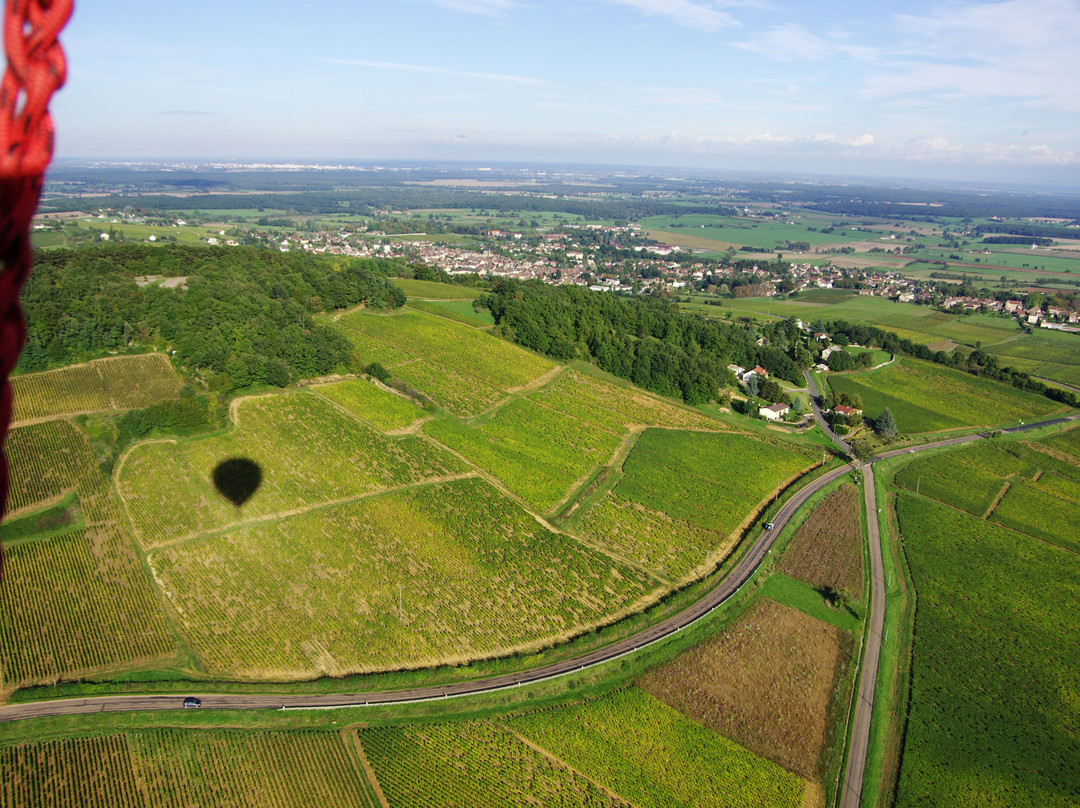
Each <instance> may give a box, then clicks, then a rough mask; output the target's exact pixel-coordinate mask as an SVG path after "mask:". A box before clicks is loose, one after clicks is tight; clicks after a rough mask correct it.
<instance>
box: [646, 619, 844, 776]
mask: <svg viewBox="0 0 1080 808" xmlns="http://www.w3.org/2000/svg"><path fill="white" fill-rule="evenodd" d="M853 645H854V643H853V641H852V638H851V635H850V634H848V633H847V632H844V631H841V630H840V629H838V628H835V627H833V626H830V625H828V624H827V623H823V622H822V621H820V620H816V619H814V618H813V617H810V616H809V615H807V614H804V613H803V612H800V611H797V610H796V609H793V608H790V607H788V606H782V605H780V604H779V603H776V602H775V601H772V600H769V599H767V598H759V599H758V600H757V601H756V602H755V603H754V605H753V606H752V607H751V608H750V609H749V610H748V611H747V612H746V613H744V614H743V615H741V616H740V617H739V618H738V619H736V620H735V621H734V622H732V623H731V624H730V625H728V626H726V627H725V628H724V630H723V631H722V632H720V633H719V634H716V635H714V636H713V637H710V638H709V639H707V640H706V641H704V642H703V643H700V644H699V645H696V646H694V647H693V648H691V649H690V650H688V651H684V652H683V653H682V654H680V655H679V656H677V657H676V658H675V659H673V660H672V661H671V662H668V663H666V664H664V665H661V666H659V667H656V668H653V669H652V670H650V671H649V672H648V673H647V674H645V676H644V677H643V678H642V679H640V680H639V681H638V687H640V688H641V689H643V690H645V691H646V692H647V693H649V694H651V695H652V696H654V697H656V698H657V699H659V700H660V701H662V702H664V703H665V704H667V705H669V706H671V707H674V708H675V709H676V710H678V711H679V712H681V713H683V714H684V715H686V716H688V717H690V718H692V719H693V720H694V721H697V722H698V723H699V724H702V725H703V726H705V727H708V728H709V729H712V730H714V731H716V732H719V733H722V734H723V735H725V736H727V737H729V738H731V739H732V740H734V741H736V742H738V743H740V744H742V745H743V746H745V747H746V748H747V749H750V750H751V751H753V752H754V753H755V754H758V755H761V756H762V757H764V758H767V759H769V760H771V761H773V762H774V763H778V764H780V765H781V766H783V767H785V768H786V769H788V770H790V771H794V772H796V773H798V774H800V775H801V776H803V777H807V778H810V779H813V778H816V777H818V776H819V775H820V774H821V773H822V771H821V765H820V764H821V761H822V755H823V753H824V751H825V747H826V744H827V742H828V740H829V739H828V737H827V731H828V717H829V710H830V705H831V702H832V700H833V698H834V689H835V685H836V681H837V679H838V677H839V676H840V675H841V673H842V669H843V667H844V665H845V664H846V662H845V660H848V659H850V658H851V654H852V651H853V650H854V649H853Z"/></svg>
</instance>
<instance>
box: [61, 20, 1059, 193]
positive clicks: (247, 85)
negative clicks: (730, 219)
mask: <svg viewBox="0 0 1080 808" xmlns="http://www.w3.org/2000/svg"><path fill="white" fill-rule="evenodd" d="M62 42H63V45H64V48H65V51H66V53H67V56H68V64H69V71H70V72H69V77H68V83H67V86H66V87H65V88H64V89H62V90H61V91H60V93H59V94H58V95H57V97H56V98H55V99H54V101H53V105H52V109H53V116H54V119H55V122H56V129H57V152H56V153H57V157H59V158H83V157H96V158H105V157H111V158H122V159H136V158H168V159H181V158H183V159H192V160H194V159H237V160H255V159H259V160H278V161H280V160H315V161H328V162H334V161H372V160H375V161H379V160H386V161H390V160H450V161H479V162H492V163H495V162H512V163H515V162H516V163H527V164H534V163H546V162H560V163H588V164H612V165H645V166H672V167H687V168H702V169H710V170H717V171H740V170H741V171H770V172H779V173H792V172H793V173H804V174H841V175H852V176H875V175H876V176H894V177H909V178H926V179H946V180H954V179H955V180H965V181H974V182H981V181H986V182H1019V183H1025V184H1029V183H1030V184H1043V183H1051V184H1056V185H1061V186H1065V187H1074V188H1076V189H1077V190H1080V81H1078V77H1080V0H1006V2H935V3H928V2H922V0H908V2H906V3H902V4H901V3H888V4H886V3H873V2H847V0H840V1H838V2H821V3H810V2H805V1H803V2H784V0H378V1H376V0H352V1H351V2H348V1H347V0H346V1H342V0H297V1H296V2H292V3H284V2H278V0H225V2H220V0H187V2H184V3H177V4H172V3H163V2H160V1H159V0H142V2H133V0H86V2H81V3H80V2H79V0H76V10H75V13H74V16H73V18H72V20H71V22H70V23H69V24H68V27H67V29H66V30H65V31H64V33H63V35H62Z"/></svg>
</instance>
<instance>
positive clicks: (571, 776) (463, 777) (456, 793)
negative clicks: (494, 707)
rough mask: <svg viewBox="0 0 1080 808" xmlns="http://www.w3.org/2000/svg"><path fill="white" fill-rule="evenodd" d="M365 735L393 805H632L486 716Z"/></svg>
mask: <svg viewBox="0 0 1080 808" xmlns="http://www.w3.org/2000/svg"><path fill="white" fill-rule="evenodd" d="M361 739H362V742H363V744H364V749H365V750H366V752H367V755H368V758H369V760H370V761H371V765H372V768H373V769H374V770H375V773H376V776H377V777H378V779H379V783H380V784H381V785H382V788H383V791H385V792H386V797H387V801H388V802H389V803H390V805H392V806H399V805H400V806H408V808H444V806H450V805H468V806H469V808H503V806H522V807H523V808H527V807H531V806H552V808H563V806H566V807H567V808H570V807H571V806H581V808H593V807H594V806H595V808H602V807H603V806H620V807H622V806H627V804H626V803H625V802H623V801H622V800H618V799H614V798H612V797H610V796H608V795H607V794H605V793H604V792H603V791H601V790H600V789H599V788H597V787H596V786H595V785H593V784H592V783H590V782H589V781H588V780H586V779H585V778H584V777H582V776H581V775H580V774H578V773H576V772H574V771H573V770H572V769H569V768H567V767H566V766H565V765H563V764H561V763H559V762H558V761H556V760H554V759H552V758H551V757H550V756H548V755H545V754H542V753H541V752H538V751H536V750H535V749H533V748H532V747H530V746H529V745H528V744H527V743H525V742H524V741H522V740H520V739H519V738H518V737H516V736H515V735H514V734H513V733H511V732H509V731H507V730H506V729H502V728H499V727H496V726H494V725H492V724H489V723H485V722H473V723H468V724H423V725H414V726H410V727H405V728H396V727H394V728H390V727H387V728H382V729H371V730H364V731H363V732H362V733H361ZM627 808H629V807H628V806H627Z"/></svg>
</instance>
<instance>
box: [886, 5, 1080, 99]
mask: <svg viewBox="0 0 1080 808" xmlns="http://www.w3.org/2000/svg"><path fill="white" fill-rule="evenodd" d="M895 19H896V22H897V25H898V26H899V28H900V30H901V31H903V32H906V33H907V34H908V35H909V39H908V40H907V41H904V42H902V43H901V44H900V45H899V46H898V47H897V48H896V49H895V50H894V51H893V54H892V57H893V58H892V59H890V60H889V61H890V62H891V64H889V65H888V69H887V70H885V71H882V72H880V73H877V74H874V75H871V76H869V77H868V78H867V81H866V84H865V92H866V94H867V95H869V96H871V97H889V96H892V97H896V96H904V95H907V96H920V97H923V98H925V99H928V100H955V99H958V98H969V99H971V98H977V99H987V98H999V99H1012V100H1015V101H1020V102H1023V103H1026V104H1031V105H1036V106H1042V107H1047V108H1052V109H1057V110H1063V111H1070V112H1075V111H1080V92H1078V90H1077V84H1076V82H1075V77H1076V76H1077V75H1080V49H1078V48H1077V36H1078V34H1080V2H1076V0H1040V2H1037V3H1032V2H1027V0H1007V2H999V3H978V4H973V3H965V4H962V5H950V6H947V7H945V8H942V9H940V10H937V11H935V12H934V13H932V14H929V15H923V16H919V15H913V14H898V15H896V17H895Z"/></svg>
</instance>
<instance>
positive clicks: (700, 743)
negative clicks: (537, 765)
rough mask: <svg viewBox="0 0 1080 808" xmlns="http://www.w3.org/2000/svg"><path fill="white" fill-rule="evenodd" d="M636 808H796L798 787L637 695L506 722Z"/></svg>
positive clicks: (778, 770) (793, 780)
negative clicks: (750, 807) (782, 807)
mask: <svg viewBox="0 0 1080 808" xmlns="http://www.w3.org/2000/svg"><path fill="white" fill-rule="evenodd" d="M506 724H507V726H509V727H510V728H511V729H512V730H514V731H515V732H518V733H520V734H521V735H523V736H524V737H525V738H527V739H528V740H530V741H532V742H533V743H535V744H538V745H539V746H541V747H543V748H544V749H546V750H548V751H549V752H551V753H552V754H554V755H556V756H557V757H558V758H559V759H560V760H563V761H565V762H566V763H567V764H569V765H570V766H572V767H573V768H574V769H575V770H577V771H578V772H581V773H582V774H583V775H585V776H586V777H588V778H589V779H591V780H592V781H594V782H596V783H599V784H600V785H601V786H603V787H604V788H607V789H609V790H610V791H613V792H615V793H616V794H619V795H620V796H622V797H624V798H625V799H626V800H628V801H629V802H631V803H632V804H633V805H636V806H640V808H675V807H676V806H702V808H705V806H731V807H732V808H734V806H770V808H780V807H781V806H793V808H794V806H799V805H801V803H802V797H803V792H804V791H805V788H806V783H805V781H804V780H802V779H800V778H799V777H796V776H795V775H793V774H790V773H788V772H786V771H784V770H783V769H782V768H780V767H779V766H777V765H776V764H774V763H770V762H768V761H766V760H764V759H762V758H759V757H757V756H755V755H753V754H752V753H750V752H748V751H746V750H745V749H743V748H742V747H740V746H738V745H737V744H735V743H733V742H732V741H729V740H728V739H727V738H724V737H723V736H722V735H718V734H716V733H714V732H712V731H710V730H708V729H705V728H704V727H703V726H701V725H700V724H697V723H695V722H694V721H692V720H690V719H689V718H687V717H685V716H684V715H682V713H680V712H678V711H677V710H674V709H672V708H671V707H668V706H667V705H665V704H664V703H663V702H661V701H659V700H657V699H654V698H653V697H652V696H649V695H646V694H645V693H643V692H642V691H640V690H636V689H629V690H623V691H620V692H617V693H614V694H612V695H610V696H606V697H604V698H602V699H598V700H596V701H590V702H588V703H586V704H583V705H581V706H575V707H566V708H562V709H559V710H549V711H547V712H542V713H534V714H531V715H525V716H522V717H520V718H515V719H511V720H509V721H507V722H506Z"/></svg>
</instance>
